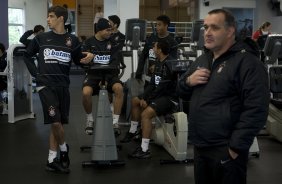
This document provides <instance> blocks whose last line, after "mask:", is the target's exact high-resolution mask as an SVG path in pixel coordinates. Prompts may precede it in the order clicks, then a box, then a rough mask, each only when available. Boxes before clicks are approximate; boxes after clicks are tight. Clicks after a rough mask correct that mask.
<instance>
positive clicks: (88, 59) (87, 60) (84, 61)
mask: <svg viewBox="0 0 282 184" xmlns="http://www.w3.org/2000/svg"><path fill="white" fill-rule="evenodd" d="M82 54H84V55H86V56H85V57H84V58H82V59H81V60H80V63H82V64H88V63H90V62H91V61H92V60H93V58H94V54H92V53H90V52H82Z"/></svg>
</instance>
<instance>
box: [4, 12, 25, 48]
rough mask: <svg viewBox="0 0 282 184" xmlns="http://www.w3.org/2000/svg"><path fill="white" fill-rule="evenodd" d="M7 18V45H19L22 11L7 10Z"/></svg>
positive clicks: (21, 33) (22, 21) (22, 26)
mask: <svg viewBox="0 0 282 184" xmlns="http://www.w3.org/2000/svg"><path fill="white" fill-rule="evenodd" d="M8 17H9V45H12V44H17V43H19V39H20V37H21V36H22V35H23V31H24V10H23V9H20V8H8Z"/></svg>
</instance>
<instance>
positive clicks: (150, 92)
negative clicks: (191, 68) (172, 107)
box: [139, 56, 177, 104]
mask: <svg viewBox="0 0 282 184" xmlns="http://www.w3.org/2000/svg"><path fill="white" fill-rule="evenodd" d="M172 59H173V58H171V57H169V56H168V57H167V58H166V59H165V60H164V61H162V62H160V61H159V60H157V61H156V66H155V71H154V74H153V76H152V77H151V81H150V83H149V84H148V85H147V86H146V88H145V90H144V93H143V95H141V96H139V97H140V98H142V99H144V100H145V101H146V102H147V103H148V104H149V103H150V102H151V101H152V100H153V99H156V98H159V97H162V96H167V97H169V98H170V99H171V100H176V99H177V94H176V85H177V74H176V73H175V72H173V71H172V70H171V68H172V66H171V63H170V62H169V60H172Z"/></svg>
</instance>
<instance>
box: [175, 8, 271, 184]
mask: <svg viewBox="0 0 282 184" xmlns="http://www.w3.org/2000/svg"><path fill="white" fill-rule="evenodd" d="M204 28H205V32H204V39H205V47H206V48H207V52H206V53H204V54H203V55H201V56H200V57H199V58H197V60H196V61H195V62H194V63H193V64H192V65H191V68H190V69H189V70H188V71H187V72H186V73H185V74H184V75H182V76H181V78H180V81H179V83H178V91H179V93H180V96H181V97H182V98H185V99H187V100H190V108H189V109H190V112H189V115H188V117H189V118H188V120H189V139H190V141H191V143H192V144H193V145H194V159H195V162H194V175H195V183H196V184H207V183H209V184H219V183H220V184H245V183H246V178H247V162H248V153H249V148H250V146H251V144H252V142H253V140H254V137H255V136H256V135H257V133H258V132H259V130H260V129H261V128H262V127H263V126H264V125H265V122H266V119H267V115H268V104H269V90H268V77H267V71H266V68H265V67H264V65H263V63H262V62H261V61H260V59H259V51H258V48H257V47H256V46H255V44H254V42H253V41H252V40H245V41H244V42H243V41H237V40H236V39H235V33H236V25H235V18H234V17H233V15H232V14H230V13H229V12H228V11H226V10H223V9H216V10H212V11H210V12H209V13H208V15H207V16H206V18H205V20H204Z"/></svg>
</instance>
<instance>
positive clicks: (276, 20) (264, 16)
mask: <svg viewBox="0 0 282 184" xmlns="http://www.w3.org/2000/svg"><path fill="white" fill-rule="evenodd" d="M256 1H257V2H256V4H257V6H256V9H255V18H254V29H257V28H258V27H259V26H260V25H261V24H262V23H263V22H265V21H268V22H270V23H271V25H272V28H271V32H272V33H280V34H282V16H277V15H276V12H275V11H274V10H272V9H271V5H270V3H269V1H268V0H256ZM281 3H282V1H281Z"/></svg>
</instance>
